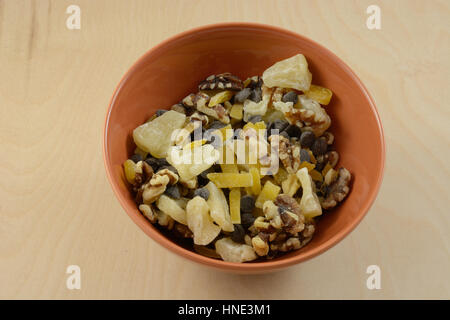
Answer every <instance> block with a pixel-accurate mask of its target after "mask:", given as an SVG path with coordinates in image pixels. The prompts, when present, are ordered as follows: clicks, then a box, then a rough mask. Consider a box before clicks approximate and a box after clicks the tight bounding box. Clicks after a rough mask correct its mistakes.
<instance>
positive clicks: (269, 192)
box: [255, 181, 281, 208]
mask: <svg viewBox="0 0 450 320" xmlns="http://www.w3.org/2000/svg"><path fill="white" fill-rule="evenodd" d="M280 190H281V188H280V187H279V186H277V185H274V184H273V183H272V182H270V181H267V182H266V183H265V184H264V187H263V189H262V190H261V193H260V194H259V196H258V198H257V199H256V202H255V207H257V208H262V207H263V204H264V202H266V201H268V200H271V201H274V200H275V198H276V197H277V196H278V194H279V193H280Z"/></svg>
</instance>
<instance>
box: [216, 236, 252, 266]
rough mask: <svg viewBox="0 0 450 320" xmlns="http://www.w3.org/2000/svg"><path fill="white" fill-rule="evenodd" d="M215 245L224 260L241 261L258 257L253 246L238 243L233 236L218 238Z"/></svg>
mask: <svg viewBox="0 0 450 320" xmlns="http://www.w3.org/2000/svg"><path fill="white" fill-rule="evenodd" d="M215 246H216V252H217V253H218V254H219V255H220V257H221V258H222V259H223V260H224V261H228V262H237V263H241V262H247V261H252V260H255V259H257V258H258V256H257V255H256V254H255V250H253V248H252V247H251V246H249V245H247V244H240V243H236V242H234V241H233V240H231V238H222V239H220V240H217V241H216V244H215Z"/></svg>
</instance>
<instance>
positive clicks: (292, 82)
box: [262, 54, 312, 91]
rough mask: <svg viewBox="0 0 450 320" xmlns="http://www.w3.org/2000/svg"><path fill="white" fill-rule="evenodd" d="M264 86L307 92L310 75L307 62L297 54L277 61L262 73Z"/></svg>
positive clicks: (302, 56) (309, 84)
mask: <svg viewBox="0 0 450 320" xmlns="http://www.w3.org/2000/svg"><path fill="white" fill-rule="evenodd" d="M262 79H263V81H264V84H265V85H266V86H268V87H270V88H273V87H281V88H292V89H297V90H301V91H307V90H309V87H310V86H311V79H312V74H311V72H309V70H308V62H307V61H306V58H305V56H304V55H303V54H297V55H295V56H293V57H290V58H288V59H285V60H281V61H278V62H277V63H275V64H274V65H273V66H271V67H269V68H268V69H266V71H264V73H263V75H262Z"/></svg>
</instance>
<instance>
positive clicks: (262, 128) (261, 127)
mask: <svg viewBox="0 0 450 320" xmlns="http://www.w3.org/2000/svg"><path fill="white" fill-rule="evenodd" d="M255 127H256V128H257V129H260V130H265V129H266V124H265V123H264V121H260V122H257V123H255Z"/></svg>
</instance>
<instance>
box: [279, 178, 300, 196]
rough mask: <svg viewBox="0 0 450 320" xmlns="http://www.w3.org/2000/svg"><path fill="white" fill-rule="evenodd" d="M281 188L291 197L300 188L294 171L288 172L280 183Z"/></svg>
mask: <svg viewBox="0 0 450 320" xmlns="http://www.w3.org/2000/svg"><path fill="white" fill-rule="evenodd" d="M281 188H282V189H283V193H285V194H288V195H290V196H291V197H293V196H294V194H295V193H296V192H297V190H298V189H299V188H300V182H299V181H298V178H297V176H296V175H295V173H290V174H289V176H288V177H287V179H286V180H284V181H283V182H282V183H281Z"/></svg>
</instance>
